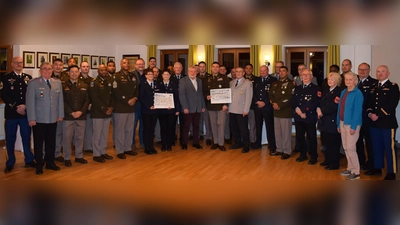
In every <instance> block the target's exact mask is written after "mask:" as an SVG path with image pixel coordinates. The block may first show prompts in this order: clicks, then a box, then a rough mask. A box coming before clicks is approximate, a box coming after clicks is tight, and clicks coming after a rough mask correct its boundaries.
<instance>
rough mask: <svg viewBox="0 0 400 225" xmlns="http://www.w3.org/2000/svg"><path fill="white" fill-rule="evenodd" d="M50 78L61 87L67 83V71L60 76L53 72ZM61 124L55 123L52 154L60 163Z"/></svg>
mask: <svg viewBox="0 0 400 225" xmlns="http://www.w3.org/2000/svg"><path fill="white" fill-rule="evenodd" d="M51 77H52V78H54V79H57V80H60V81H61V84H62V85H63V84H65V82H67V81H69V75H68V72H67V71H63V72H61V74H60V75H56V74H55V73H54V71H53V73H52V74H51ZM63 123H64V122H63V121H60V122H57V131H56V149H55V153H54V156H55V158H56V160H57V159H58V160H60V161H63V158H62V157H61V147H62V142H63Z"/></svg>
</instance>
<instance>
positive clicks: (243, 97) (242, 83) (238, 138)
mask: <svg viewBox="0 0 400 225" xmlns="http://www.w3.org/2000/svg"><path fill="white" fill-rule="evenodd" d="M243 75H244V71H243V68H242V67H238V68H236V79H234V80H232V81H231V83H230V87H231V92H232V103H230V104H229V118H230V125H231V129H232V134H233V139H234V140H235V144H234V145H231V146H230V147H229V148H230V149H239V148H243V149H242V152H243V153H247V152H249V151H250V134H249V127H248V122H249V118H248V114H249V111H250V105H251V101H252V99H253V83H252V82H251V81H249V80H247V79H245V78H244V77H243Z"/></svg>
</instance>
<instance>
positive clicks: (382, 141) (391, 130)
mask: <svg viewBox="0 0 400 225" xmlns="http://www.w3.org/2000/svg"><path fill="white" fill-rule="evenodd" d="M398 103H399V86H398V85H397V84H396V83H394V82H391V81H390V80H387V81H386V82H385V83H384V84H383V85H382V86H381V87H379V86H373V87H372V88H371V96H370V98H369V101H368V105H367V115H369V114H370V113H373V114H376V115H377V116H378V119H377V120H376V121H371V123H370V131H371V138H372V144H373V149H374V167H375V168H376V169H382V168H383V167H384V160H383V155H384V152H386V164H387V167H388V168H387V171H388V173H396V172H397V153H396V151H397V149H396V144H395V140H394V138H395V130H396V129H397V127H398V124H397V119H396V107H397V105H398Z"/></svg>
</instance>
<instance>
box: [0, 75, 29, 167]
mask: <svg viewBox="0 0 400 225" xmlns="http://www.w3.org/2000/svg"><path fill="white" fill-rule="evenodd" d="M31 79H32V76H31V75H29V74H26V73H22V74H20V75H17V74H16V73H15V72H11V73H8V74H5V75H3V77H2V80H1V85H2V86H1V98H2V100H3V101H4V103H5V106H4V119H5V133H6V147H7V161H6V167H14V164H15V154H14V150H15V149H14V147H15V141H16V138H17V137H16V134H17V128H18V125H19V127H20V133H21V139H22V146H23V149H21V150H23V151H24V156H25V163H26V164H29V163H33V160H34V156H33V153H32V152H31V141H30V140H31V127H30V126H29V124H28V120H27V117H26V114H25V115H21V114H19V113H17V106H19V105H25V93H26V89H27V86H28V82H29V81H30V80H31Z"/></svg>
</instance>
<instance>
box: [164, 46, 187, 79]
mask: <svg viewBox="0 0 400 225" xmlns="http://www.w3.org/2000/svg"><path fill="white" fill-rule="evenodd" d="M188 55H189V50H188V49H175V50H174V49H172V50H160V58H161V60H160V67H161V69H167V67H168V66H170V65H172V66H173V65H174V63H175V62H180V63H182V67H183V70H182V73H184V74H186V73H187V69H188V63H189V61H188Z"/></svg>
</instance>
